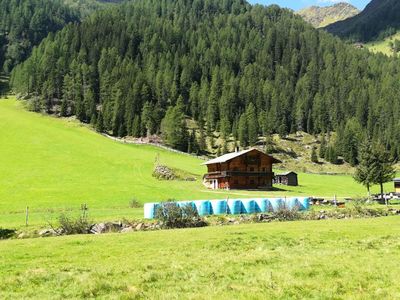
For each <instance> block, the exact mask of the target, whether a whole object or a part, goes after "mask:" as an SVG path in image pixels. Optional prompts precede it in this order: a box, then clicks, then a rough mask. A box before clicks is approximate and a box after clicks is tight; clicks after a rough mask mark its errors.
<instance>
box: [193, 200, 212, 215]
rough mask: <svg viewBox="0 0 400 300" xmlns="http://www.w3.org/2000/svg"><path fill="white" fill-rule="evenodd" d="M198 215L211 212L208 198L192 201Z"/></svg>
mask: <svg viewBox="0 0 400 300" xmlns="http://www.w3.org/2000/svg"><path fill="white" fill-rule="evenodd" d="M193 203H194V205H195V207H196V209H197V213H198V214H199V216H208V215H210V214H211V204H210V201H208V200H201V201H194V202H193Z"/></svg>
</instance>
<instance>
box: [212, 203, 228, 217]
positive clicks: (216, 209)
mask: <svg viewBox="0 0 400 300" xmlns="http://www.w3.org/2000/svg"><path fill="white" fill-rule="evenodd" d="M210 204H211V214H212V215H225V214H227V212H228V204H227V201H226V200H211V201H210Z"/></svg>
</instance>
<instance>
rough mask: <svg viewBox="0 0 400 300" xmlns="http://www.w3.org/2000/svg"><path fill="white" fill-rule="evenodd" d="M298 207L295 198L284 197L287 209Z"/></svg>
mask: <svg viewBox="0 0 400 300" xmlns="http://www.w3.org/2000/svg"><path fill="white" fill-rule="evenodd" d="M296 207H297V208H299V203H298V201H297V198H286V199H285V208H287V209H295V208H296Z"/></svg>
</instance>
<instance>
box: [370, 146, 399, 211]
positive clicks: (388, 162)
mask: <svg viewBox="0 0 400 300" xmlns="http://www.w3.org/2000/svg"><path fill="white" fill-rule="evenodd" d="M395 175H396V170H395V169H394V161H393V159H392V158H391V157H390V152H389V151H387V150H386V149H385V147H384V146H383V145H382V144H381V143H376V144H375V145H374V146H373V148H372V155H371V181H372V182H373V183H375V184H379V186H380V192H381V199H383V184H384V183H386V182H389V181H392V180H393V178H394V176H395ZM385 203H386V205H388V202H387V199H385Z"/></svg>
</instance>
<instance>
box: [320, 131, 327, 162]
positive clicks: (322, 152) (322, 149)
mask: <svg viewBox="0 0 400 300" xmlns="http://www.w3.org/2000/svg"><path fill="white" fill-rule="evenodd" d="M325 152H326V140H325V133H324V132H322V137H321V144H320V146H319V157H320V158H325Z"/></svg>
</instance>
